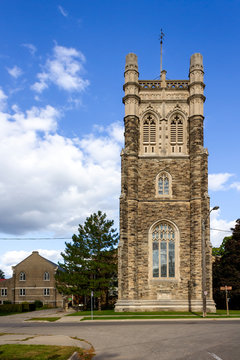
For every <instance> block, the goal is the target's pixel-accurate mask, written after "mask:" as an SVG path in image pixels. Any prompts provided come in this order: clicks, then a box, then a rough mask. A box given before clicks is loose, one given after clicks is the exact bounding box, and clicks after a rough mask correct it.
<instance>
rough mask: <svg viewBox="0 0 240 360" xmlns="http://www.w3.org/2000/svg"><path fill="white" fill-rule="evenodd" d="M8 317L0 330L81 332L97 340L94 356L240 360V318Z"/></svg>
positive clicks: (130, 359)
mask: <svg viewBox="0 0 240 360" xmlns="http://www.w3.org/2000/svg"><path fill="white" fill-rule="evenodd" d="M34 316H35V315H34ZM7 318H8V319H7ZM7 318H6V317H0V333H1V332H11V333H13V332H14V333H25V334H56V335H58V334H59V335H60V334H61V335H68V336H77V337H78V338H83V339H85V340H88V341H90V342H91V343H92V344H93V346H94V348H95V350H96V353H97V356H96V357H95V358H94V359H96V360H111V359H114V360H115V359H116V360H143V359H144V360H155V359H156V360H214V359H215V360H239V359H240V320H228V321H224V320H203V321H196V320H184V321H182V320H178V321H148V320H146V321H134V322H123V321H122V322H120V321H114V322H99V321H98V322H91V323H89V322H80V323H70V322H69V323H29V322H28V323H26V322H23V317H22V318H21V317H20V318H19V316H18V317H17V316H15V315H12V316H11V317H7ZM9 318H10V320H9Z"/></svg>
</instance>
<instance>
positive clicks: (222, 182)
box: [208, 173, 233, 191]
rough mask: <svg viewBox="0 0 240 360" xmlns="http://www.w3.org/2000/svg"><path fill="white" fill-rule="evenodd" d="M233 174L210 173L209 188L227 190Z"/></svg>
mask: <svg viewBox="0 0 240 360" xmlns="http://www.w3.org/2000/svg"><path fill="white" fill-rule="evenodd" d="M232 176H233V174H230V173H219V174H209V175H208V181H209V190H212V191H219V190H226V189H227V188H228V185H227V184H226V183H227V182H228V180H229V179H230V178H231V177H232Z"/></svg>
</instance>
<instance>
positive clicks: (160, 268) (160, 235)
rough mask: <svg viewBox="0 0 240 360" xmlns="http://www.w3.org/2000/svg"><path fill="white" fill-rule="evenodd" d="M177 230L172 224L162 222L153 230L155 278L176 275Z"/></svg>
mask: <svg viewBox="0 0 240 360" xmlns="http://www.w3.org/2000/svg"><path fill="white" fill-rule="evenodd" d="M175 238H176V237H175V231H174V228H173V226H172V225H170V224H167V223H162V224H160V225H157V226H156V227H155V228H154V229H153V231H152V264H153V265H152V266H153V272H152V276H153V278H174V277H175V256H176V252H175Z"/></svg>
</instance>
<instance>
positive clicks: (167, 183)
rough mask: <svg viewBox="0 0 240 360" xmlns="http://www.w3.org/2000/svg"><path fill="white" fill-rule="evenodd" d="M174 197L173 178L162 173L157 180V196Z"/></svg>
mask: <svg viewBox="0 0 240 360" xmlns="http://www.w3.org/2000/svg"><path fill="white" fill-rule="evenodd" d="M171 195H172V178H171V175H170V174H168V173H167V172H165V171H162V172H160V174H158V175H157V178H156V196H171Z"/></svg>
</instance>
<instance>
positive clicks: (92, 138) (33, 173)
mask: <svg viewBox="0 0 240 360" xmlns="http://www.w3.org/2000/svg"><path fill="white" fill-rule="evenodd" d="M12 111H13V112H12V114H9V113H3V112H2V113H0V163H1V173H0V197H1V202H0V214H1V216H0V232H2V233H6V234H18V235H20V234H26V233H29V232H31V231H40V232H41V231H43V232H45V231H48V232H51V233H52V234H54V235H59V234H60V235H62V234H63V235H65V234H68V235H69V234H72V233H73V232H75V231H76V228H77V225H78V224H79V223H80V222H82V221H84V219H85V217H86V216H88V215H89V214H91V213H92V212H94V211H97V210H99V209H100V210H103V211H105V212H107V215H108V217H109V218H115V219H116V218H117V217H118V206H119V204H118V198H119V194H120V156H119V154H120V151H121V147H122V138H123V128H122V127H121V126H120V124H119V123H114V124H112V125H111V126H110V127H108V128H107V129H105V132H102V133H101V134H99V133H96V132H94V134H89V135H88V136H85V137H83V138H75V139H70V138H65V137H63V136H60V135H59V134H58V133H57V120H58V118H59V117H60V116H61V114H60V112H59V111H58V110H57V109H55V108H53V107H52V106H49V105H48V106H46V107H44V108H39V107H32V108H31V109H29V110H28V111H26V112H22V111H21V110H20V109H19V108H18V106H17V105H14V106H13V107H12Z"/></svg>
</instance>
